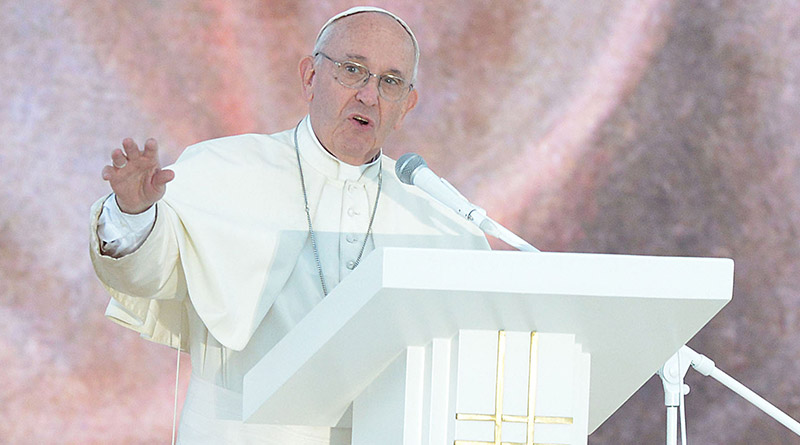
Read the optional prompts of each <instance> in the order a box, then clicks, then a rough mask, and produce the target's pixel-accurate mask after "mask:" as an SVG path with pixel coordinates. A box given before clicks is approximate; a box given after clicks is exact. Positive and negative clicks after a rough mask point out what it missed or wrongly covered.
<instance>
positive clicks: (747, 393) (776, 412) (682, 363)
mask: <svg viewBox="0 0 800 445" xmlns="http://www.w3.org/2000/svg"><path fill="white" fill-rule="evenodd" d="M689 365H691V366H692V367H693V368H694V369H695V370H697V371H698V372H699V373H700V374H702V375H704V376H707V377H711V378H713V379H715V380H717V381H718V382H720V383H722V384H723V385H725V386H727V387H728V389H730V390H731V391H733V392H735V393H736V394H738V395H740V396H742V397H743V398H744V399H745V400H747V401H748V402H750V403H751V404H753V405H755V406H756V407H757V408H758V409H760V410H761V411H764V412H765V413H766V414H767V415H769V416H770V417H772V418H773V419H775V420H777V421H778V422H780V423H781V424H782V425H783V426H785V427H786V428H789V429H790V430H791V431H792V432H794V433H795V434H797V435H798V436H800V423H798V422H797V421H796V420H794V419H792V418H791V417H789V416H788V415H787V414H786V413H784V412H783V411H781V410H780V409H778V408H776V407H775V405H773V404H771V403H769V402H767V401H766V400H764V398H762V397H761V396H759V395H758V394H756V393H754V392H753V391H751V390H750V389H748V388H747V387H746V386H744V385H742V384H741V383H739V382H737V381H736V380H734V379H733V378H732V377H731V376H729V375H728V374H725V373H724V372H722V370H720V369H718V368H717V367H716V366H715V365H714V362H713V361H712V360H711V359H709V358H708V357H706V356H704V355H702V354H698V353H697V352H695V351H693V350H692V349H691V348H689V347H688V346H682V347H681V348H680V349H679V350H678V352H676V353H675V354H674V355H673V356H672V357H670V359H669V360H667V362H666V363H665V364H664V366H662V367H661V369H659V370H658V376H659V377H661V382H662V383H663V385H664V404H665V405H666V407H667V441H666V443H667V445H677V443H678V435H677V432H678V423H677V422H678V418H677V414H678V407H679V406H685V405H684V404H683V403H682V402H683V400H682V399H683V396H684V394H688V393H689V387H688V386H687V385H685V384H684V383H683V377H684V376H685V375H686V372H687V371H688V370H689ZM683 420H684V423H682V428H681V430H682V433H683V438H684V439H683V441H682V442H683V444H684V445H686V439H685V437H686V436H685V434H686V425H685V419H683Z"/></svg>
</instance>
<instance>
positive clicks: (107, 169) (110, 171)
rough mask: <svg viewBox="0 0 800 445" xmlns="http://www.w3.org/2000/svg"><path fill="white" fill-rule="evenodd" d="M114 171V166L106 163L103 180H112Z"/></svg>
mask: <svg viewBox="0 0 800 445" xmlns="http://www.w3.org/2000/svg"><path fill="white" fill-rule="evenodd" d="M113 173H114V167H112V166H110V165H106V166H105V167H103V180H104V181H110V180H111V175H112V174H113Z"/></svg>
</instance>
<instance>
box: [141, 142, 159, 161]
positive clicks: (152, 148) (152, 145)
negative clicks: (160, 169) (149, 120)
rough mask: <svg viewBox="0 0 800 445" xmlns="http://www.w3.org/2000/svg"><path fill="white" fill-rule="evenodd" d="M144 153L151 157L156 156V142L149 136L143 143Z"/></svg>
mask: <svg viewBox="0 0 800 445" xmlns="http://www.w3.org/2000/svg"><path fill="white" fill-rule="evenodd" d="M144 155H145V156H147V157H151V158H156V157H157V156H158V142H156V140H155V139H153V138H150V139H148V140H147V141H146V142H145V143H144Z"/></svg>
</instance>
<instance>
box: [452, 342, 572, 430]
mask: <svg viewBox="0 0 800 445" xmlns="http://www.w3.org/2000/svg"><path fill="white" fill-rule="evenodd" d="M538 357H539V337H538V336H537V335H536V332H531V350H530V356H529V358H528V412H527V415H525V416H513V415H508V414H503V372H504V370H505V358H506V333H505V331H499V332H498V333H497V378H496V383H495V398H494V414H461V413H457V414H456V420H478V421H487V422H494V441H493V442H482V441H474V440H456V441H455V444H454V445H559V444H545V443H537V442H534V441H533V432H534V426H535V424H537V423H539V424H545V423H547V424H559V425H571V424H572V417H547V416H537V415H535V414H534V412H535V409H536V383H537V380H538V377H539V376H538V370H537V364H538ZM503 422H510V423H524V424H526V440H525V443H519V442H503V441H502V437H503Z"/></svg>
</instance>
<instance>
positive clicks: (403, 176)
mask: <svg viewBox="0 0 800 445" xmlns="http://www.w3.org/2000/svg"><path fill="white" fill-rule="evenodd" d="M427 166H428V164H426V163H425V160H424V159H422V156H420V155H418V154H416V153H406V154H404V155H403V156H400V158H399V159H398V160H397V164H395V166H394V172H395V173H396V174H397V179H399V180H400V182H402V183H403V184H408V185H414V181H413V177H414V172H415V171H416V170H417V169H418V168H420V167H427Z"/></svg>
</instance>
